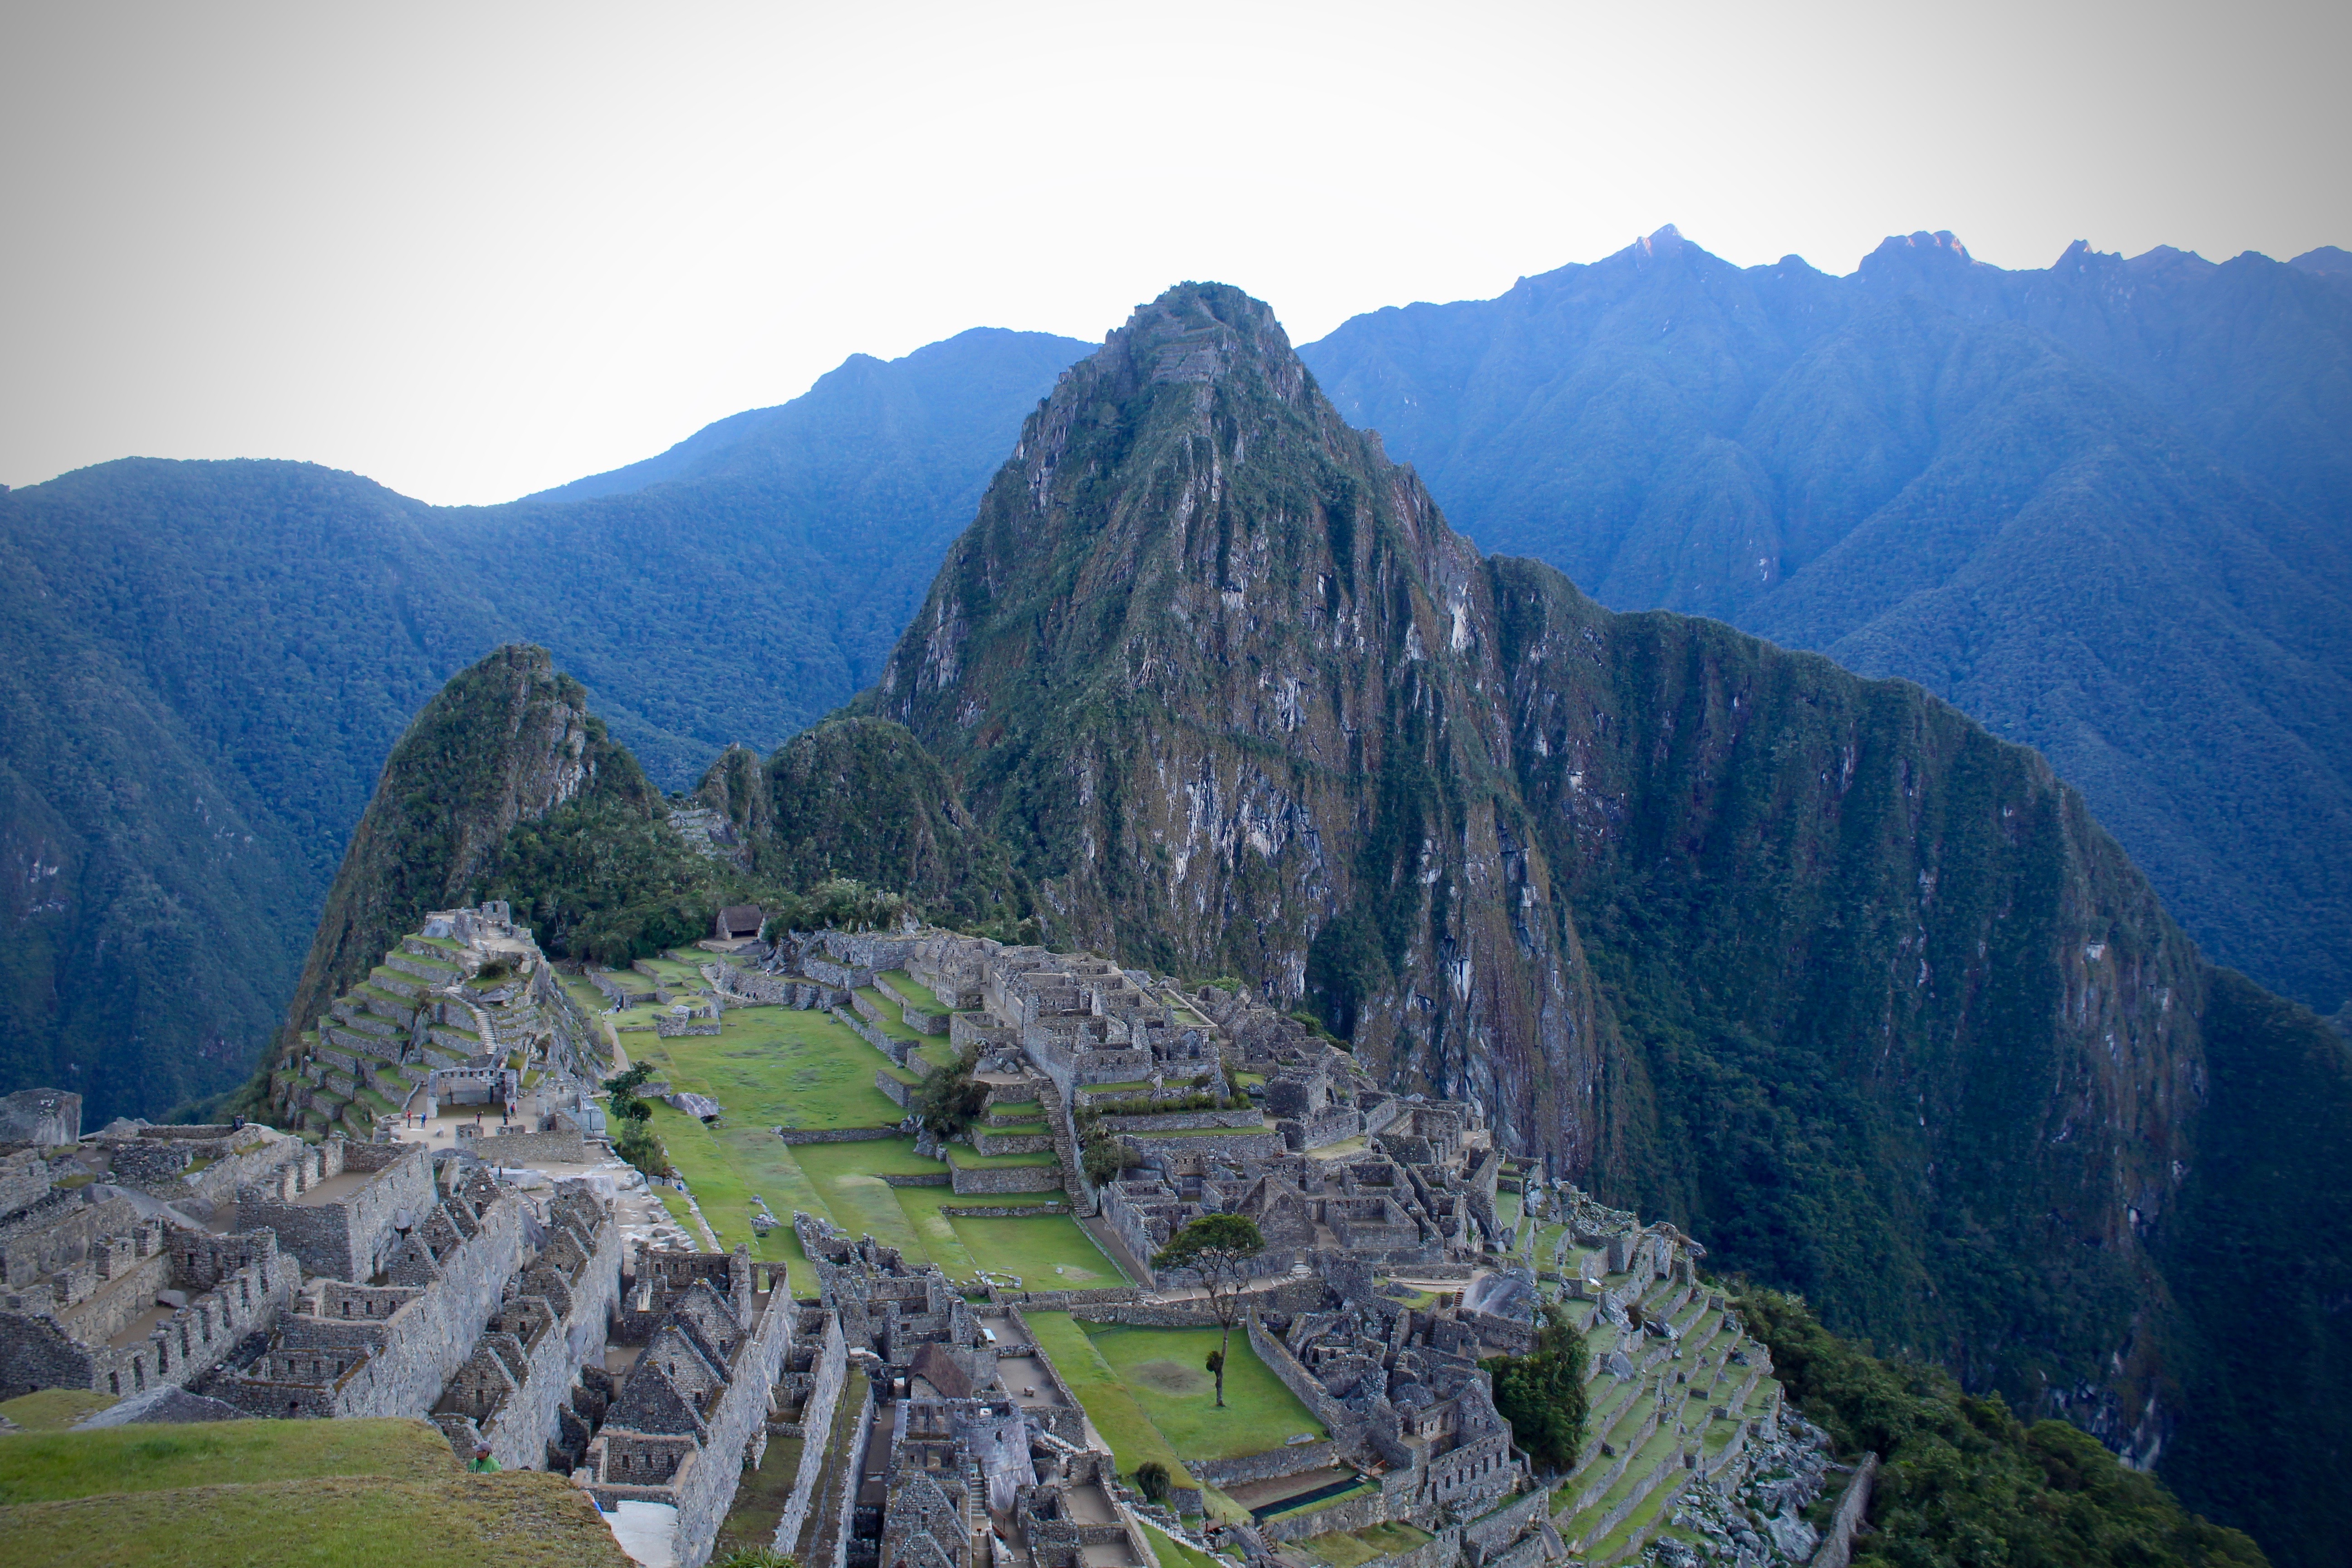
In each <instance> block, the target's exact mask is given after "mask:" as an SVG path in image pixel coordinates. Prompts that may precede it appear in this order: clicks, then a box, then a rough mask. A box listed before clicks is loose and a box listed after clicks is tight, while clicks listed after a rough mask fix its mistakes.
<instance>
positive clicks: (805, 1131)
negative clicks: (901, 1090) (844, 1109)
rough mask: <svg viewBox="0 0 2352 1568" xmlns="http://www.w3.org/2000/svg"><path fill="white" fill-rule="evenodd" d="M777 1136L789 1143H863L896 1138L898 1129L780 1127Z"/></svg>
mask: <svg viewBox="0 0 2352 1568" xmlns="http://www.w3.org/2000/svg"><path fill="white" fill-rule="evenodd" d="M892 1081H894V1082H895V1081H896V1080H895V1079H894V1080H892ZM902 1087H903V1086H902ZM776 1136H777V1137H778V1138H780V1139H782V1141H783V1142H787V1143H863V1142H866V1141H867V1140H869V1139H878V1138H896V1137H897V1136H898V1129H897V1128H895V1127H779V1128H778V1129H776Z"/></svg>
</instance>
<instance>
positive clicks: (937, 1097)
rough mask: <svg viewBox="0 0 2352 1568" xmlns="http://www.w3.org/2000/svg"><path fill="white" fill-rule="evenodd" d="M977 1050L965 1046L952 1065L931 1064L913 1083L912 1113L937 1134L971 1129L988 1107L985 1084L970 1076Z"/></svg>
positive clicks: (948, 1135) (951, 1134) (949, 1135)
mask: <svg viewBox="0 0 2352 1568" xmlns="http://www.w3.org/2000/svg"><path fill="white" fill-rule="evenodd" d="M979 1062H980V1052H979V1050H978V1049H977V1048H975V1047H970V1046H967V1047H964V1052H963V1056H962V1058H961V1059H960V1060H959V1061H958V1062H957V1063H956V1065H955V1066H954V1067H952V1068H934V1069H933V1070H932V1072H931V1073H930V1075H929V1077H927V1078H925V1079H923V1081H922V1082H921V1083H919V1084H918V1085H917V1086H916V1087H915V1095H914V1105H913V1107H912V1109H913V1110H914V1112H915V1114H916V1115H917V1116H919V1117H920V1118H922V1121H923V1125H924V1126H926V1127H928V1128H929V1129H930V1130H931V1131H932V1132H933V1133H935V1134H936V1135H938V1136H939V1137H940V1138H953V1137H957V1136H959V1135H960V1134H961V1133H964V1132H968V1131H971V1124H972V1123H973V1122H975V1121H979V1120H980V1114H981V1112H982V1111H983V1110H987V1109H988V1085H986V1084H984V1083H982V1082H981V1081H980V1080H979V1079H976V1078H974V1077H973V1076H972V1068H975V1067H976V1066H978V1065H979Z"/></svg>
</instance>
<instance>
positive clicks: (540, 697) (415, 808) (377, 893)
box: [263, 644, 660, 1075]
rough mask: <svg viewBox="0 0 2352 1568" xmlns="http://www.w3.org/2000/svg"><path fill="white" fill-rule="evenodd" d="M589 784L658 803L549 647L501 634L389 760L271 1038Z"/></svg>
mask: <svg viewBox="0 0 2352 1568" xmlns="http://www.w3.org/2000/svg"><path fill="white" fill-rule="evenodd" d="M585 795H599V796H604V797H609V798H612V799H615V800H618V801H620V802H623V803H625V804H627V805H630V806H632V807H633V808H634V809H635V814H636V815H639V816H648V817H649V816H651V815H652V814H653V812H654V811H655V809H656V806H657V805H659V803H660V795H659V793H658V792H657V791H656V790H655V789H654V787H653V786H652V785H651V784H648V783H646V777H645V774H644V773H643V772H642V771H640V770H639V768H638V767H637V764H636V762H635V759H633V758H632V757H631V756H630V755H629V753H628V752H627V751H626V750H625V749H624V748H623V747H621V746H619V745H618V744H616V743H615V742H613V741H612V740H611V739H609V738H608V737H607V735H606V734H605V731H604V721H602V720H600V719H597V718H595V717H593V715H591V714H590V713H589V711H588V708H587V693H586V691H584V690H583V689H582V687H581V685H580V683H579V682H578V681H576V680H573V679H572V678H571V677H569V676H567V675H563V674H561V673H559V672H558V671H557V669H556V668H555V664H554V660H553V659H552V658H550V656H549V655H548V652H547V650H546V649H545V648H541V647H530V646H528V645H524V644H509V646H507V647H501V648H499V649H498V650H496V651H495V652H493V653H491V654H490V655H489V656H488V658H484V659H483V660H482V661H481V662H480V663H478V664H476V665H474V666H473V667H472V668H468V669H465V670H462V671H460V672H459V673H458V674H457V676H455V677H453V678H452V679H451V680H450V681H449V684H448V685H447V686H446V687H444V688H442V689H441V691H440V693H439V695H437V696H436V697H435V698H434V699H433V700H432V701H431V702H429V703H427V704H426V705H425V709H424V710H423V711H422V712H420V713H419V714H418V715H417V716H416V720H415V722H414V723H412V724H411V725H409V727H408V731H407V733H405V734H404V735H403V736H402V737H401V738H400V742H399V743H398V744H397V745H395V746H394V747H393V750H392V755H391V757H390V758H389V759H387V760H386V761H385V763H384V767H383V779H382V780H381V781H379V782H378V784H377V785H376V791H375V795H374V797H373V799H371V800H370V801H369V802H368V807H367V810H366V812H365V813H364V814H362V816H361V817H360V825H359V826H358V828H357V829H356V830H355V831H354V832H353V833H352V842H351V847H350V848H349V849H347V850H346V851H345V852H344V855H343V865H342V869H341V871H339V872H338V873H337V874H336V876H335V882H334V886H333V888H332V889H331V890H330V891H329V892H328V894H327V907H326V912H325V913H324V915H323V916H322V917H321V918H320V922H319V931H318V934H317V935H316V936H315V937H314V938H313V939H312V940H311V942H310V957H309V959H308V960H307V961H306V962H305V963H304V964H303V966H302V979H301V984H299V986H298V987H297V989H296V991H295V993H294V1001H293V1005H292V1006H291V1007H290V1008H289V1010H288V1013H287V1021H286V1025H285V1027H284V1029H283V1030H282V1031H281V1032H280V1034H279V1038H278V1048H279V1050H281V1051H282V1050H283V1049H284V1048H285V1047H287V1046H288V1045H289V1044H290V1043H291V1041H292V1040H293V1038H294V1037H295V1036H297V1035H299V1033H300V1032H301V1031H302V1030H303V1029H306V1028H308V1027H310V1025H311V1024H312V1022H313V1021H314V1020H315V1019H316V1018H317V1016H318V1014H319V1012H320V1009H322V1008H323V1007H325V1006H326V1005H327V1003H328V1002H329V1001H331V1000H332V999H333V998H334V997H336V996H339V995H341V994H343V993H344V992H346V991H349V990H350V989H351V988H352V986H353V985H355V984H358V983H359V981H360V980H361V979H362V977H364V976H365V975H366V973H368V971H369V970H370V969H371V968H373V966H374V965H375V964H376V963H380V962H382V960H383V954H384V952H385V950H387V949H388V948H390V947H391V946H392V944H393V943H394V942H396V941H397V940H398V939H399V938H400V937H401V936H402V935H403V934H404V933H405V932H408V931H415V930H416V929H417V927H418V926H419V924H420V923H421V922H422V921H423V918H424V916H425V912H426V911H427V910H435V909H446V908H449V907H451V906H453V905H457V904H459V903H462V902H464V901H466V900H467V897H468V896H469V894H470V893H471V891H472V889H473V888H474V886H475V884H476V883H477V882H478V881H479V880H480V879H481V878H482V876H483V874H484V873H485V872H486V871H488V869H489V868H490V865H491V861H492V859H493V858H494V857H495V855H496V854H497V852H498V849H499V845H500V843H501V841H502V840H504V838H505V837H506V836H507V832H508V830H509V828H511V827H513V826H515V824H516V823H518V822H520V821H525V820H529V819H534V818H538V817H541V816H546V815H547V813H548V812H550V811H551V810H553V809H554V808H555V807H556V806H558V805H562V804H563V803H565V802H566V801H571V800H574V799H579V798H581V797H583V796H585ZM263 1071H264V1074H265V1075H266V1074H267V1072H268V1064H265V1066H264V1068H263Z"/></svg>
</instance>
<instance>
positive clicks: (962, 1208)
mask: <svg viewBox="0 0 2352 1568" xmlns="http://www.w3.org/2000/svg"><path fill="white" fill-rule="evenodd" d="M1069 1212H1070V1211H1069V1209H1068V1207H1067V1206H1066V1205H1062V1204H1058V1203H1052V1204H941V1205H940V1213H941V1214H943V1215H956V1216H961V1218H964V1219H1031V1218H1034V1217H1035V1216H1037V1215H1049V1214H1067V1213H1069Z"/></svg>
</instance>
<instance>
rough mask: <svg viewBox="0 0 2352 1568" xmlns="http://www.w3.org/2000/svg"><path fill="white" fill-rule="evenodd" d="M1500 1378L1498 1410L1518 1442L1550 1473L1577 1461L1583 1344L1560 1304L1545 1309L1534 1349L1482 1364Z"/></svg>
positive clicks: (1581, 1437)
mask: <svg viewBox="0 0 2352 1568" xmlns="http://www.w3.org/2000/svg"><path fill="white" fill-rule="evenodd" d="M1478 1364H1479V1365H1481V1366H1483V1367H1485V1368H1486V1370H1487V1372H1489V1373H1492V1374H1493V1376H1494V1379H1495V1408H1496V1410H1497V1411H1499V1412H1501V1414H1502V1417H1503V1419H1504V1420H1506V1421H1508V1422H1509V1423H1510V1424H1511V1436H1512V1439H1513V1441H1515V1442H1517V1444H1518V1446H1519V1447H1522V1448H1525V1449H1526V1450H1527V1451H1528V1457H1529V1458H1533V1459H1534V1460H1535V1461H1536V1462H1537V1463H1538V1464H1539V1465H1541V1466H1543V1467H1544V1468H1546V1469H1549V1470H1564V1469H1567V1468H1569V1467H1570V1465H1573V1464H1574V1463H1575V1462H1576V1451H1577V1449H1578V1447H1580V1446H1581V1445H1582V1443H1583V1441H1584V1340H1583V1337H1582V1336H1581V1335H1580V1334H1579V1333H1578V1332H1577V1331H1576V1329H1575V1327H1574V1325H1572V1324H1571V1323H1570V1321H1568V1313H1567V1311H1566V1310H1564V1309H1563V1308H1562V1307H1561V1306H1560V1304H1559V1302H1557V1301H1547V1302H1545V1303H1544V1304H1543V1322H1542V1324H1541V1325H1540V1326H1539V1327H1538V1328H1537V1330H1536V1342H1535V1347H1534V1348H1533V1349H1532V1350H1531V1351H1529V1352H1528V1353H1527V1354H1526V1355H1498V1356H1490V1357H1489V1358H1487V1359H1486V1361H1483V1362H1481V1363H1478Z"/></svg>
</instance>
